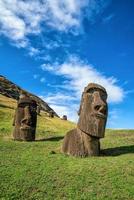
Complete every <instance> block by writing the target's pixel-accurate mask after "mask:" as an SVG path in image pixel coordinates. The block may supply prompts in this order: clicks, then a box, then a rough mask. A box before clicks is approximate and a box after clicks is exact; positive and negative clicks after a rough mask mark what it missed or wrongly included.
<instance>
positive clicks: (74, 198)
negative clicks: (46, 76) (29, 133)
mask: <svg viewBox="0 0 134 200" xmlns="http://www.w3.org/2000/svg"><path fill="white" fill-rule="evenodd" d="M5 99H6V100H7V101H6V103H5V102H4V101H5ZM1 104H2V105H5V107H4V106H0V163H1V167H0V199H2V200H8V199H9V200H14V199H16V200H23V199H24V200H30V199H31V200H36V199H37V200H64V199H65V200H84V199H85V200H133V199H134V157H133V153H134V145H133V144H134V130H107V131H106V137H105V138H104V139H102V140H101V148H102V155H101V156H100V157H90V158H75V157H69V156H66V155H63V154H62V153H61V152H60V147H61V144H62V138H63V136H64V134H65V133H66V131H68V130H70V129H72V128H73V127H74V126H75V125H74V124H73V123H70V122H68V121H63V120H61V119H58V118H54V119H50V118H48V117H47V116H46V115H45V114H44V113H41V116H39V117H38V126H37V141H35V142H15V141H13V140H12V137H11V133H12V126H11V125H12V117H13V114H14V109H13V108H14V107H15V106H16V102H15V101H13V102H12V103H11V100H10V99H8V98H4V97H2V96H0V105H1Z"/></svg>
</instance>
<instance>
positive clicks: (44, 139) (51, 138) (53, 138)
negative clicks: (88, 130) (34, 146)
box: [35, 136, 64, 142]
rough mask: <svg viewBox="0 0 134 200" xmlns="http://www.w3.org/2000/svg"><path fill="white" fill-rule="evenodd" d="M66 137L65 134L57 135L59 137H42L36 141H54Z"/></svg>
mask: <svg viewBox="0 0 134 200" xmlns="http://www.w3.org/2000/svg"><path fill="white" fill-rule="evenodd" d="M63 138H64V136H57V137H49V138H41V139H37V140H35V141H36V142H41V141H52V142H56V141H59V140H62V139H63Z"/></svg>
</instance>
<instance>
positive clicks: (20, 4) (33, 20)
mask: <svg viewBox="0 0 134 200" xmlns="http://www.w3.org/2000/svg"><path fill="white" fill-rule="evenodd" d="M105 4H106V3H104V1H103V0H102V1H101V2H99V3H98V1H97V0H82V1H81V0H77V1H76V0H64V1H61V0H42V1H39V0H27V1H23V0H0V34H3V35H5V36H6V37H8V38H9V39H11V40H12V41H14V42H15V43H13V44H16V46H17V47H26V46H28V45H30V43H29V38H28V36H29V35H31V34H35V35H37V34H38V35H39V34H40V33H41V32H42V30H43V31H44V32H45V31H46V30H45V28H46V27H45V26H46V25H47V26H48V27H49V28H50V29H51V28H52V29H54V30H58V31H64V32H68V31H71V32H72V33H76V32H79V31H81V29H82V20H83V18H84V17H85V15H86V16H87V15H88V17H89V20H92V18H93V17H94V15H95V13H96V14H97V13H99V12H100V11H101V10H102V9H103V7H104V5H105ZM47 31H48V28H47ZM48 45H49V44H48Z"/></svg>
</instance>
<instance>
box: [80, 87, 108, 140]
mask: <svg viewBox="0 0 134 200" xmlns="http://www.w3.org/2000/svg"><path fill="white" fill-rule="evenodd" d="M106 101H107V92H106V90H105V88H103V87H102V86H100V85H98V84H95V83H90V84H88V86H87V87H85V89H84V92H83V94H82V99H81V105H80V110H79V120H78V124H77V125H78V128H79V129H81V130H82V131H83V132H85V133H87V134H89V135H91V136H94V137H98V138H103V137H104V132H105V125H106V121H107V113H108V107H107V102H106Z"/></svg>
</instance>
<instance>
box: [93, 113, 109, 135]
mask: <svg viewBox="0 0 134 200" xmlns="http://www.w3.org/2000/svg"><path fill="white" fill-rule="evenodd" d="M94 120H95V125H94V135H96V137H99V138H103V137H104V134H105V124H106V119H105V118H104V117H98V116H97V117H95V119H94Z"/></svg>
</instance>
